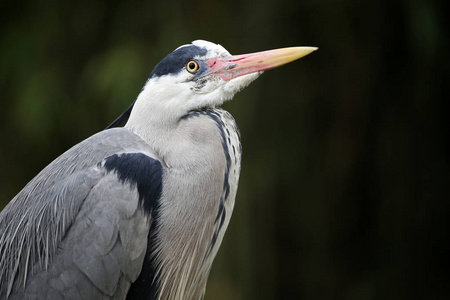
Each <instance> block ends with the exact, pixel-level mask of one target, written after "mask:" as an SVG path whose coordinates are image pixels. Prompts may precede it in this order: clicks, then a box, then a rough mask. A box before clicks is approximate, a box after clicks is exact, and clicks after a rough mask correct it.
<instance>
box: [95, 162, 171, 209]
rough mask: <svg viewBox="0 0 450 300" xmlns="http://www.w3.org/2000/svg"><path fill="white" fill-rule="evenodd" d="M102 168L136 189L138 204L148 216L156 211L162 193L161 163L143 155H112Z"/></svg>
mask: <svg viewBox="0 0 450 300" xmlns="http://www.w3.org/2000/svg"><path fill="white" fill-rule="evenodd" d="M104 167H105V168H106V170H107V171H108V172H111V171H114V172H116V174H117V177H118V178H119V180H120V181H121V182H122V183H124V182H128V183H129V184H130V185H131V186H132V187H136V188H137V190H138V194H139V204H140V205H141V207H142V208H143V209H144V211H145V212H146V213H148V214H152V213H154V211H156V210H157V209H158V205H159V199H160V197H161V193H162V175H163V170H162V166H161V163H160V162H159V161H157V160H156V159H153V158H151V157H150V156H147V155H145V154H143V153H123V154H120V155H117V154H114V155H112V156H109V157H108V158H106V159H105V162H104Z"/></svg>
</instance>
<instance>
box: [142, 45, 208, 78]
mask: <svg viewBox="0 0 450 300" xmlns="http://www.w3.org/2000/svg"><path fill="white" fill-rule="evenodd" d="M206 52H207V50H206V49H205V48H200V47H198V46H195V45H190V46H185V47H182V48H179V49H177V50H175V51H174V52H172V53H170V54H169V55H167V56H166V57H165V58H164V59H163V60H161V61H160V62H159V63H158V64H157V65H156V67H155V69H154V70H153V72H152V73H151V74H150V78H152V77H159V76H163V75H169V74H177V73H179V72H180V71H182V70H183V69H187V68H188V65H187V62H189V61H190V60H192V58H194V57H201V56H205V55H206Z"/></svg>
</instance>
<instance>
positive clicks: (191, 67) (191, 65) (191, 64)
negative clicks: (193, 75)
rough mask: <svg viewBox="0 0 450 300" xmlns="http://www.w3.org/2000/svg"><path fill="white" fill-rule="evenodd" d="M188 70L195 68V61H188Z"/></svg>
mask: <svg viewBox="0 0 450 300" xmlns="http://www.w3.org/2000/svg"><path fill="white" fill-rule="evenodd" d="M189 70H195V63H194V62H190V63H189Z"/></svg>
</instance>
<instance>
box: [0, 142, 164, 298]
mask: <svg viewBox="0 0 450 300" xmlns="http://www.w3.org/2000/svg"><path fill="white" fill-rule="evenodd" d="M125 135H128V134H125ZM132 139H134V137H132ZM99 140H101V141H102V142H104V141H105V140H104V139H99ZM138 142H139V143H140V141H138ZM89 144H92V141H91V143H89ZM93 144H96V142H95V141H94V143H93ZM132 144H133V145H136V144H135V143H132ZM84 146H86V145H84ZM84 146H83V145H82V144H81V146H80V145H78V146H76V147H81V148H83V147H84ZM141 146H145V145H141ZM76 147H75V148H76ZM116 150H117V149H116ZM119 150H123V149H119ZM69 154H73V153H70V150H69V153H68V154H67V153H66V154H65V155H66V156H67V157H71V155H69ZM107 154H110V153H107ZM103 155H104V153H103ZM63 156H64V155H63ZM103 157H105V156H103ZM59 159H61V157H60V158H59ZM95 160H96V158H93V161H95ZM62 161H64V159H62ZM66 163H67V162H66ZM84 163H86V162H84ZM53 164H56V165H57V164H58V159H57V160H56V161H55V162H54V163H53ZM86 164H89V163H86ZM91 164H92V163H91ZM51 166H52V164H51V165H50V166H49V167H51ZM57 170H59V169H58V168H57ZM61 172H63V171H60V170H59V173H61ZM64 172H66V174H64V175H65V176H63V174H59V176H57V177H54V178H53V179H48V177H51V176H47V177H46V179H47V180H43V179H41V180H37V182H30V187H29V189H30V191H29V192H28V193H26V195H25V196H24V195H20V194H19V195H18V196H19V198H20V200H21V203H22V206H24V205H23V204H28V205H29V206H28V207H31V206H34V207H33V209H26V207H23V208H22V209H20V210H18V209H17V208H18V205H17V204H16V205H14V203H13V204H12V205H11V207H10V208H8V207H7V209H5V210H6V212H2V214H1V215H0V225H1V226H0V230H1V231H0V234H1V237H0V250H1V252H2V257H1V267H2V268H1V269H0V272H1V273H0V283H1V287H0V296H1V297H2V298H3V297H4V296H6V295H8V294H9V298H10V299H24V298H27V299H33V298H39V299H41V298H43V297H46V298H48V299H101V298H111V299H121V298H124V297H125V295H126V292H127V290H128V288H129V286H130V285H131V283H132V282H134V281H135V280H136V278H137V277H138V276H139V273H140V271H141V268H142V264H143V260H144V257H145V254H146V249H147V237H148V234H149V228H150V225H151V213H152V208H153V207H154V205H155V203H156V202H157V200H158V198H159V196H160V193H161V188H162V185H161V180H162V179H161V178H162V167H161V164H160V163H159V161H158V160H157V159H155V158H152V157H151V156H149V155H148V153H146V154H144V153H142V152H138V151H137V150H136V149H133V152H122V153H119V154H112V155H110V156H108V157H107V158H105V159H103V160H100V162H99V163H98V164H93V166H91V167H89V168H86V167H84V168H79V167H75V168H73V170H72V171H71V172H68V171H64ZM40 175H41V177H42V174H40ZM37 177H40V176H37ZM144 178H145V179H144ZM35 181H36V180H35ZM42 185H44V186H45V187H46V189H42ZM36 190H45V192H41V193H40V196H37V195H33V191H36ZM27 199H28V202H27ZM33 200H36V203H37V204H38V205H36V203H33ZM27 212H28V213H27ZM33 212H34V213H33ZM14 213H16V219H15V220H13V218H12V217H11V216H12V215H13V214H14ZM6 221H8V222H6ZM30 227H32V228H33V230H22V231H21V230H17V229H16V230H14V228H18V229H24V228H28V229H29V228H30ZM13 251H14V252H15V253H16V254H14V252H13ZM17 253H18V254H17ZM44 295H45V296H44Z"/></svg>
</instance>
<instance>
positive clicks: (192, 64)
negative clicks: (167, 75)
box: [186, 60, 198, 73]
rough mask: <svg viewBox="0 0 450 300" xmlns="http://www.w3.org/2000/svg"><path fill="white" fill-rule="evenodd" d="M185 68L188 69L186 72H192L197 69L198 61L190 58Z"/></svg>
mask: <svg viewBox="0 0 450 300" xmlns="http://www.w3.org/2000/svg"><path fill="white" fill-rule="evenodd" d="M186 69H187V70H188V72H190V73H194V72H196V71H197V70H198V62H196V61H195V60H190V61H189V62H188V63H187V64H186Z"/></svg>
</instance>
